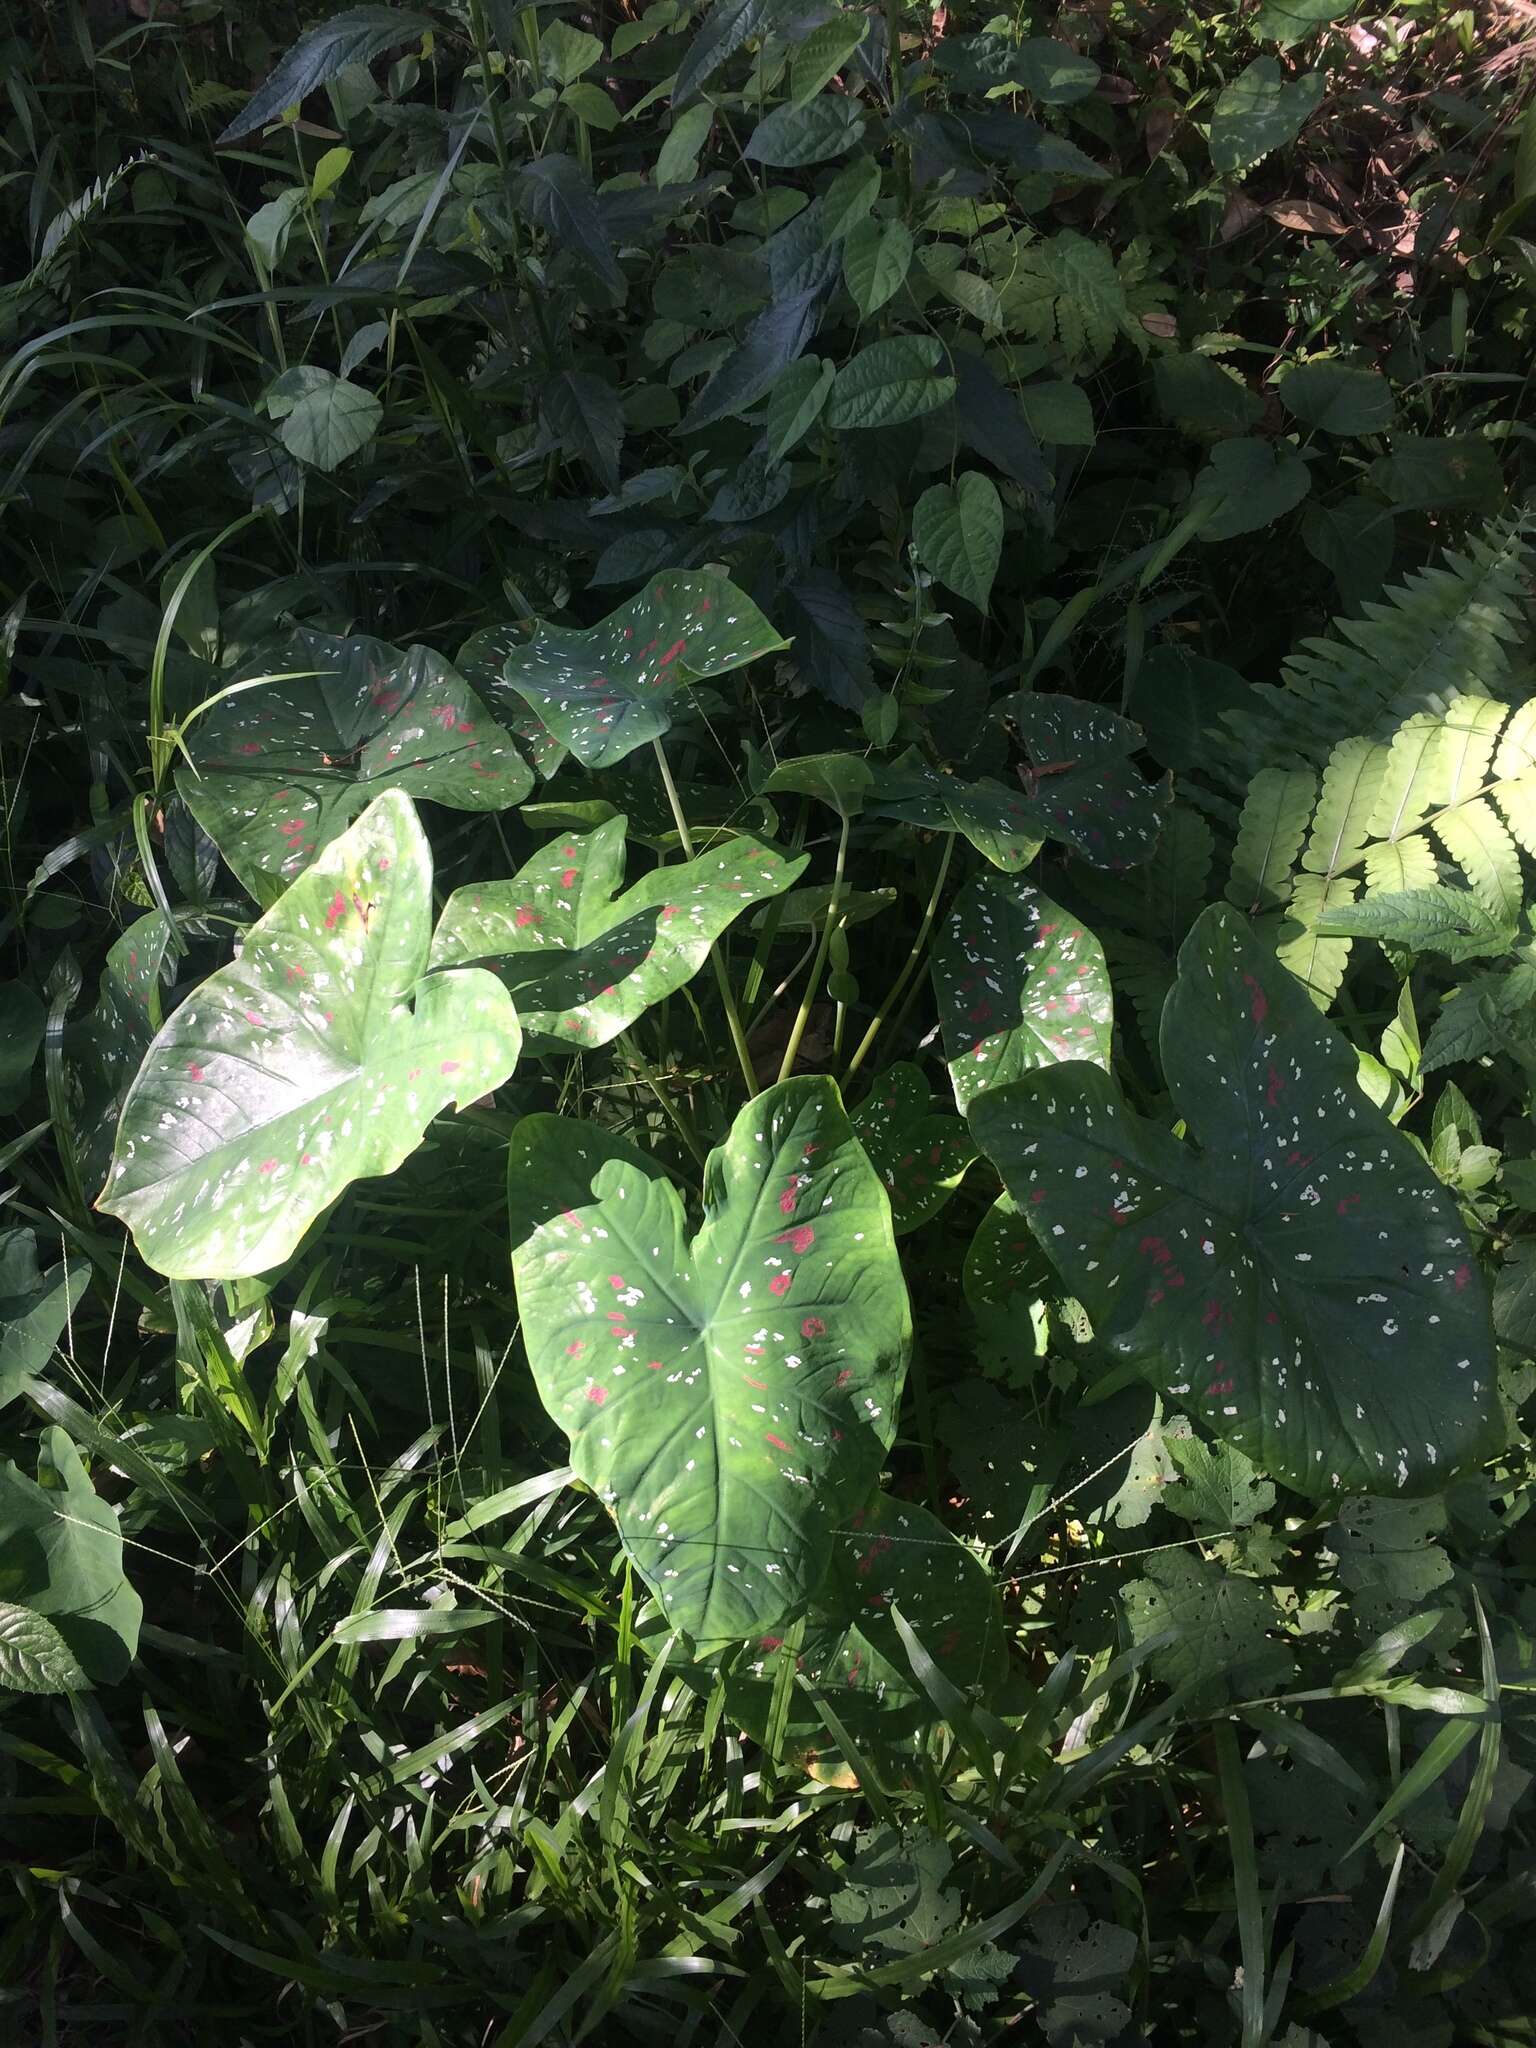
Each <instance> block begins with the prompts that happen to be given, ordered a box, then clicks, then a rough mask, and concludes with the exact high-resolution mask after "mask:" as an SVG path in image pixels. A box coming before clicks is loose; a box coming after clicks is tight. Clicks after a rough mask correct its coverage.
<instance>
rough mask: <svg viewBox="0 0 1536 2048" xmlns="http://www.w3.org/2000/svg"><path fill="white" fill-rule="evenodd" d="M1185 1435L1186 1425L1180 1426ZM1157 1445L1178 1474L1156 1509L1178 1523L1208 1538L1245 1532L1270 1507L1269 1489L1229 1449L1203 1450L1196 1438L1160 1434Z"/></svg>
mask: <svg viewBox="0 0 1536 2048" xmlns="http://www.w3.org/2000/svg"><path fill="white" fill-rule="evenodd" d="M1185 1429H1186V1431H1187V1429H1188V1425H1187V1424H1186V1425H1185ZM1163 1442H1164V1444H1165V1445H1166V1446H1167V1450H1168V1454H1169V1456H1170V1457H1171V1458H1172V1460H1173V1462H1174V1464H1175V1465H1176V1466H1177V1468H1178V1473H1179V1480H1178V1484H1177V1485H1176V1486H1167V1487H1164V1488H1163V1490H1162V1494H1161V1505H1162V1506H1163V1507H1165V1508H1167V1509H1168V1511H1169V1513H1170V1514H1175V1515H1177V1516H1178V1517H1179V1518H1180V1520H1181V1521H1185V1522H1193V1523H1195V1524H1196V1525H1197V1527H1199V1528H1200V1529H1201V1530H1203V1531H1205V1532H1206V1533H1207V1534H1209V1535H1213V1536H1225V1535H1226V1534H1227V1533H1228V1532H1229V1531H1230V1530H1233V1529H1246V1528H1247V1527H1248V1526H1249V1525H1250V1523H1252V1522H1254V1521H1256V1520H1257V1519H1258V1517H1259V1516H1260V1515H1263V1514H1267V1513H1268V1512H1269V1510H1270V1509H1271V1508H1272V1507H1273V1506H1274V1504H1275V1489H1274V1487H1273V1485H1272V1484H1271V1483H1270V1481H1269V1480H1267V1479H1265V1478H1264V1477H1263V1476H1262V1475H1261V1473H1260V1472H1259V1469H1258V1467H1257V1466H1256V1465H1255V1464H1254V1462H1253V1460H1252V1459H1251V1458H1245V1457H1244V1456H1243V1454H1242V1452H1241V1451H1240V1450H1238V1449H1237V1448H1236V1446H1235V1445H1233V1444H1208V1443H1206V1442H1205V1440H1204V1439H1203V1438H1202V1437H1198V1436H1193V1435H1190V1434H1183V1435H1181V1434H1179V1433H1178V1432H1176V1431H1175V1430H1172V1429H1166V1430H1164V1431H1163Z"/></svg>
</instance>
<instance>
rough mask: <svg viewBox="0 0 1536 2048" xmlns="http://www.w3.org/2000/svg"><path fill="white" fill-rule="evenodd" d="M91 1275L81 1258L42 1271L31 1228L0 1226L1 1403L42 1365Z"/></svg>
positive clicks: (46, 1361)
mask: <svg viewBox="0 0 1536 2048" xmlns="http://www.w3.org/2000/svg"><path fill="white" fill-rule="evenodd" d="M90 1278H91V1269H90V1267H89V1266H87V1265H85V1264H83V1263H82V1264H80V1265H77V1266H75V1267H74V1268H73V1269H71V1268H69V1267H68V1266H65V1265H58V1266H50V1267H49V1269H48V1271H47V1272H46V1273H44V1272H41V1271H40V1270H39V1269H38V1263H37V1238H36V1235H35V1234H34V1232H32V1231H31V1230H29V1229H27V1228H25V1227H24V1226H23V1227H17V1228H15V1229H12V1230H0V1408H3V1407H4V1406H5V1404H6V1403H7V1402H8V1401H14V1400H15V1398H16V1396H17V1395H18V1394H19V1393H20V1392H21V1390H22V1388H23V1387H24V1386H25V1385H26V1383H27V1381H28V1380H29V1379H32V1378H33V1377H34V1376H35V1375H36V1374H38V1373H40V1372H42V1371H43V1370H44V1369H45V1368H46V1366H47V1364H48V1361H49V1359H50V1358H51V1357H52V1356H53V1348H54V1346H55V1345H56V1344H57V1343H58V1341H59V1339H60V1337H62V1336H63V1334H64V1329H65V1326H66V1324H67V1323H68V1321H69V1318H70V1316H71V1314H72V1313H73V1311H74V1310H75V1309H77V1308H78V1307H79V1305H80V1298H81V1296H82V1295H83V1294H84V1293H85V1290H86V1288H87V1287H88V1286H89V1284H90Z"/></svg>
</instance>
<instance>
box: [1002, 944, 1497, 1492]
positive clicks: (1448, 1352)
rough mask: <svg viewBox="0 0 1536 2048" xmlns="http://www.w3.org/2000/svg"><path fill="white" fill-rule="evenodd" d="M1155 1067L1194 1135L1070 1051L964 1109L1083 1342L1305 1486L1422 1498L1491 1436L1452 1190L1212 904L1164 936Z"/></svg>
mask: <svg viewBox="0 0 1536 2048" xmlns="http://www.w3.org/2000/svg"><path fill="white" fill-rule="evenodd" d="M1162 1061H1163V1070H1164V1074H1165V1076H1166V1079H1167V1082H1168V1086H1169V1089H1170V1091H1171V1093H1172V1096H1173V1103H1174V1111H1175V1114H1176V1115H1178V1116H1180V1117H1183V1118H1185V1119H1187V1122H1188V1125H1189V1128H1190V1130H1191V1133H1192V1135H1193V1137H1194V1138H1195V1139H1196V1141H1197V1143H1196V1144H1184V1143H1181V1142H1179V1141H1178V1140H1176V1139H1175V1138H1173V1137H1172V1136H1170V1134H1169V1132H1168V1131H1167V1130H1166V1129H1165V1128H1164V1127H1163V1126H1162V1125H1161V1124H1157V1123H1152V1122H1149V1121H1148V1120H1147V1119H1145V1118H1143V1117H1140V1116H1138V1115H1136V1114H1134V1113H1133V1112H1132V1111H1131V1110H1130V1109H1129V1108H1128V1107H1127V1106H1126V1103H1125V1101H1124V1098H1123V1097H1122V1096H1121V1094H1120V1091H1119V1089H1118V1088H1117V1087H1116V1085H1115V1083H1114V1082H1113V1081H1112V1080H1111V1079H1110V1078H1109V1076H1108V1075H1107V1074H1105V1073H1104V1072H1103V1071H1102V1070H1101V1069H1100V1068H1098V1067H1095V1066H1089V1065H1086V1064H1079V1063H1076V1062H1074V1063H1071V1064H1069V1065H1065V1066H1058V1067H1051V1068H1048V1069H1046V1070H1044V1071H1043V1072H1040V1073H1036V1074H1033V1075H1031V1076H1030V1077H1029V1078H1028V1079H1026V1080H1023V1081H1019V1082H1016V1083H1014V1084H1013V1085H1012V1086H1011V1087H1007V1088H999V1089H994V1090H989V1091H988V1092H987V1093H986V1094H984V1095H981V1096H979V1097H978V1098H977V1100H976V1101H975V1102H974V1103H973V1104H972V1106H971V1127H972V1129H973V1130H974V1131H975V1133H976V1136H977V1138H978V1139H979V1140H980V1142H981V1144H982V1146H983V1148H984V1149H985V1150H986V1151H987V1152H988V1154H989V1155H990V1156H991V1158H992V1159H993V1161H994V1162H995V1163H996V1165H997V1166H998V1168H999V1170H1000V1171H1001V1173H1002V1175H1003V1178H1004V1180H1005V1182H1006V1183H1007V1185H1008V1189H1009V1192H1010V1193H1011V1194H1012V1195H1013V1197H1014V1199H1015V1200H1016V1201H1017V1202H1018V1204H1019V1206H1020V1208H1021V1209H1022V1210H1023V1212H1024V1214H1025V1215H1026V1216H1027V1218H1028V1219H1029V1223H1030V1226H1031V1228H1032V1229H1033V1231H1034V1233H1035V1235H1036V1237H1037V1239H1038V1241H1039V1243H1040V1245H1041V1246H1042V1248H1043V1249H1044V1250H1045V1251H1046V1252H1047V1254H1048V1255H1049V1256H1050V1258H1051V1259H1052V1260H1053V1261H1054V1263H1055V1265H1056V1267H1057V1269H1058V1270H1059V1271H1060V1272H1061V1273H1062V1274H1063V1276H1064V1277H1065V1278H1066V1280H1067V1282H1068V1284H1069V1285H1070V1287H1071V1289H1072V1291H1073V1293H1074V1294H1076V1295H1077V1297H1078V1298H1079V1299H1080V1300H1081V1302H1082V1304H1083V1306H1084V1308H1085V1309H1086V1310H1087V1311H1088V1314H1089V1315H1090V1316H1091V1317H1092V1319H1093V1324H1094V1334H1095V1336H1096V1338H1097V1339H1098V1341H1099V1342H1100V1343H1101V1344H1103V1345H1105V1346H1107V1347H1108V1348H1109V1349H1110V1350H1111V1351H1113V1352H1116V1353H1118V1354H1119V1355H1121V1356H1122V1357H1124V1358H1126V1359H1129V1360H1133V1361H1135V1362H1136V1363H1138V1364H1139V1365H1140V1366H1141V1368H1142V1370H1143V1371H1144V1373H1145V1375H1146V1377H1147V1378H1148V1379H1149V1380H1151V1381H1152V1382H1153V1384H1154V1385H1156V1386H1158V1387H1159V1388H1160V1390H1161V1391H1162V1392H1163V1393H1164V1395H1165V1396H1166V1397H1168V1398H1169V1399H1171V1400H1176V1401H1178V1402H1179V1404H1180V1405H1181V1406H1183V1407H1184V1409H1185V1410H1186V1412H1189V1413H1192V1414H1194V1415H1197V1416H1198V1417H1199V1418H1200V1419H1201V1420H1203V1421H1204V1422H1205V1423H1206V1424H1207V1425H1208V1426H1209V1427H1210V1428H1211V1429H1212V1430H1213V1431H1214V1432H1215V1434H1216V1435H1218V1436H1221V1437H1224V1438H1226V1439H1228V1440H1229V1441H1230V1442H1232V1443H1234V1444H1236V1445H1238V1446H1239V1447H1240V1448H1241V1449H1242V1451H1243V1452H1244V1453H1245V1455H1247V1456H1248V1457H1250V1458H1252V1459H1253V1460H1254V1462H1255V1463H1256V1464H1258V1465H1259V1466H1261V1467H1262V1468H1264V1469H1265V1470H1267V1471H1268V1472H1271V1473H1273V1474H1274V1475H1275V1476H1276V1477H1277V1478H1280V1479H1283V1480H1285V1481H1286V1483H1287V1484H1289V1485H1292V1486H1295V1487H1297V1488H1298V1489H1299V1490H1301V1491H1302V1492H1305V1493H1310V1494H1317V1493H1327V1492H1339V1491H1348V1492H1372V1493H1386V1492H1389V1491H1391V1490H1392V1489H1394V1488H1396V1489H1399V1490H1402V1491H1418V1492H1424V1491H1428V1490H1431V1489H1433V1488H1436V1487H1439V1486H1441V1485H1443V1484H1444V1482H1445V1480H1446V1478H1447V1476H1448V1474H1449V1473H1451V1472H1452V1471H1454V1470H1456V1469H1457V1468H1458V1467H1460V1466H1462V1465H1465V1464H1467V1463H1469V1462H1472V1461H1475V1460H1476V1459H1478V1458H1479V1457H1482V1456H1485V1455H1489V1454H1490V1453H1491V1452H1492V1451H1493V1450H1495V1449H1497V1447H1498V1444H1499V1441H1500V1439H1501V1434H1502V1432H1501V1427H1500V1423H1499V1410H1498V1400H1497V1390H1496V1373H1495V1365H1494V1346H1493V1329H1492V1322H1491V1317H1490V1313H1489V1304H1488V1296H1487V1291H1486V1289H1485V1287H1484V1284H1483V1280H1482V1277H1481V1275H1480V1273H1479V1272H1478V1270H1477V1267H1476V1264H1475V1262H1474V1259H1473V1254H1472V1251H1471V1248H1470V1246H1469V1245H1468V1242H1467V1237H1466V1232H1465V1230H1464V1228H1463V1226H1462V1223H1461V1219H1460V1216H1459V1213H1458V1211H1457V1208H1456V1204H1455V1202H1454V1201H1453V1200H1452V1198H1451V1197H1450V1196H1449V1195H1448V1194H1447V1193H1446V1192H1445V1191H1444V1190H1443V1189H1442V1188H1441V1187H1440V1186H1439V1184H1438V1182H1437V1181H1436V1179H1435V1176H1434V1174H1433V1173H1432V1172H1431V1171H1430V1169H1429V1168H1428V1167H1427V1166H1426V1165H1425V1163H1424V1161H1423V1159H1422V1158H1421V1157H1420V1155H1419V1153H1418V1152H1417V1150H1416V1149H1415V1148H1414V1146H1413V1145H1412V1143H1411V1142H1410V1141H1409V1139H1408V1138H1407V1137H1406V1136H1405V1135H1404V1134H1403V1133H1402V1132H1400V1131H1398V1130H1396V1129H1395V1128H1394V1127H1393V1126H1392V1125H1391V1124H1390V1123H1388V1121H1387V1119H1386V1118H1385V1117H1384V1116H1383V1115H1382V1114H1381V1112H1380V1111H1379V1110H1377V1109H1376V1108H1375V1107H1374V1106H1373V1105H1372V1104H1371V1103H1370V1102H1369V1101H1368V1100H1367V1099H1366V1097H1365V1096H1364V1095H1363V1094H1362V1093H1361V1091H1360V1088H1359V1086H1358V1083H1357V1079H1356V1059H1355V1054H1354V1052H1353V1051H1352V1049H1351V1048H1350V1047H1349V1045H1348V1044H1347V1043H1346V1041H1345V1040H1344V1039H1343V1038H1342V1037H1341V1036H1340V1035H1339V1034H1338V1033H1337V1032H1335V1031H1334V1030H1332V1029H1331V1028H1330V1026H1329V1025H1328V1024H1327V1023H1326V1022H1325V1021H1324V1019H1323V1018H1322V1017H1321V1016H1319V1014H1318V1012H1317V1010H1316V1009H1315V1007H1314V1006H1313V1004H1312V1003H1311V1001H1310V1000H1309V998H1308V996H1307V994H1306V992H1305V990H1304V989H1303V988H1302V986H1301V985H1300V983H1298V982H1297V981H1296V980H1295V979H1294V977H1293V976H1292V975H1290V974H1289V973H1288V972H1287V971H1286V970H1285V969H1284V968H1283V967H1281V966H1280V965H1279V964H1278V963H1277V962H1276V960H1275V957H1274V954H1273V953H1272V951H1271V950H1270V949H1269V948H1268V947H1267V946H1264V945H1262V944H1261V943H1260V942H1259V941H1258V939H1257V938H1256V937H1255V936H1254V933H1253V931H1252V928H1251V927H1250V926H1249V924H1248V923H1247V921H1246V919H1244V918H1243V917H1241V916H1240V915H1239V914H1238V913H1237V912H1236V911H1233V910H1230V909H1228V908H1227V907H1226V906H1225V905H1224V904H1216V905H1213V906H1212V907H1211V908H1210V909H1208V910H1207V911H1206V912H1205V913H1204V914H1203V915H1202V916H1201V917H1200V918H1199V920H1198V921H1197V922H1196V924H1195V926H1194V928H1193V930H1192V931H1191V932H1190V935H1189V937H1188V938H1187V939H1186V940H1185V942H1184V946H1183V948H1182V950H1181V952H1180V955H1179V975H1178V980H1177V982H1176V983H1175V985H1174V987H1173V989H1172V991H1171V993H1170V994H1169V997H1168V1000H1167V1003H1166V1005H1165V1006H1164V1010H1163V1021H1162Z"/></svg>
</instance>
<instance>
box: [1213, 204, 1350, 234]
mask: <svg viewBox="0 0 1536 2048" xmlns="http://www.w3.org/2000/svg"><path fill="white" fill-rule="evenodd" d="M1264 211H1265V213H1267V214H1268V215H1269V217H1270V219H1271V220H1272V221H1274V222H1276V223H1277V224H1278V225H1279V226H1280V227H1283V228H1292V229H1294V230H1295V232H1296V233H1297V234H1298V235H1347V234H1348V233H1349V229H1348V227H1347V226H1346V225H1345V223H1344V222H1343V221H1341V220H1340V219H1339V216H1338V215H1337V214H1336V213H1335V212H1334V211H1333V208H1332V207H1331V206H1321V205H1319V204H1318V202H1317V201H1316V200H1315V199H1274V200H1271V201H1270V203H1269V205H1268V206H1266V207H1265V208H1264ZM1223 225H1225V223H1223Z"/></svg>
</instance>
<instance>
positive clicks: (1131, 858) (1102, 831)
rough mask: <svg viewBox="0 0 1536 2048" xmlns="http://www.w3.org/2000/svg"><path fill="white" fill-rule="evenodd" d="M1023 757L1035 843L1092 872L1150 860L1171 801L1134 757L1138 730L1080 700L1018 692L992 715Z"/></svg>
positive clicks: (1168, 787)
mask: <svg viewBox="0 0 1536 2048" xmlns="http://www.w3.org/2000/svg"><path fill="white" fill-rule="evenodd" d="M997 709H998V713H999V715H1000V716H1001V718H1002V719H1003V722H1004V724H1005V725H1006V726H1007V727H1008V728H1009V730H1010V731H1011V732H1012V733H1013V734H1014V736H1015V738H1016V739H1017V740H1018V741H1019V743H1020V745H1021V746H1022V747H1023V749H1024V754H1025V767H1024V771H1023V781H1024V787H1025V791H1026V793H1027V795H1028V796H1029V798H1030V803H1031V815H1032V817H1033V818H1034V819H1035V820H1036V829H1037V830H1038V831H1039V834H1040V836H1041V838H1042V839H1055V840H1059V841H1060V842H1061V844H1062V845H1063V846H1066V847H1069V848H1070V849H1071V850H1072V852H1074V853H1077V854H1080V855H1081V856H1082V858H1083V859H1084V860H1086V861H1088V862H1090V863H1091V864H1092V865H1093V866H1094V867H1096V868H1133V867H1137V866H1139V864H1140V863H1141V862H1142V861H1144V860H1150V859H1151V857H1152V854H1153V852H1154V850H1155V849H1156V846H1157V837H1158V834H1159V832H1160V831H1161V830H1162V818H1163V813H1164V812H1165V811H1166V810H1167V808H1168V806H1169V804H1170V803H1171V802H1172V800H1173V787H1172V782H1171V780H1170V779H1169V778H1167V777H1165V778H1164V779H1163V780H1162V781H1161V782H1148V781H1147V780H1146V778H1145V777H1144V776H1143V775H1142V772H1141V770H1140V769H1139V768H1138V767H1137V766H1136V763H1135V760H1134V758H1133V757H1134V755H1135V754H1136V753H1137V752H1138V750H1139V749H1140V748H1141V746H1142V745H1143V738H1142V733H1141V728H1140V727H1139V726H1135V725H1132V723H1131V722H1130V720H1129V719H1128V718H1120V717H1118V716H1117V715H1116V714H1115V713H1114V712H1113V711H1106V710H1105V709H1104V708H1103V706H1102V705H1099V704H1085V703H1084V702H1083V701H1082V700H1081V698H1078V697H1065V696H1059V695H1056V694H1054V693H1052V694H1049V695H1046V694H1043V693H1040V692H1036V691H1033V690H1020V691H1019V692H1018V694H1017V695H1016V696H1013V697H1008V698H1005V699H1004V701H1003V702H1002V703H1001V704H1000V705H999V706H998V707H997Z"/></svg>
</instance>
